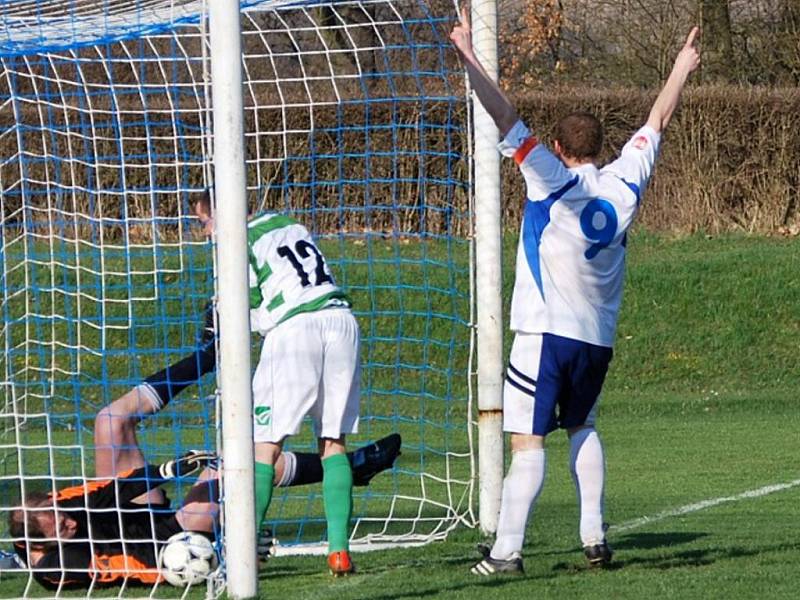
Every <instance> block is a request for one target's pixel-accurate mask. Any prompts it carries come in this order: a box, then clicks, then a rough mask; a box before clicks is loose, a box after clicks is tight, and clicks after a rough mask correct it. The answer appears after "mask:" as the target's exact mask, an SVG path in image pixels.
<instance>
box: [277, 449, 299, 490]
mask: <svg viewBox="0 0 800 600" xmlns="http://www.w3.org/2000/svg"><path fill="white" fill-rule="evenodd" d="M296 471H297V457H296V456H295V454H294V452H284V453H283V476H282V477H281V480H280V481H279V482H278V483H277V484H276V485H275V487H286V486H287V485H289V484H290V483H291V482H292V479H294V474H295V472H296Z"/></svg>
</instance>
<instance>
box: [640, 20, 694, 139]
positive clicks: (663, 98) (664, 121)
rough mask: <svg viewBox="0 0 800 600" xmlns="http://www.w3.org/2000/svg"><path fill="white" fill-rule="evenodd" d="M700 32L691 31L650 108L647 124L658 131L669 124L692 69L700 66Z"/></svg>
mask: <svg viewBox="0 0 800 600" xmlns="http://www.w3.org/2000/svg"><path fill="white" fill-rule="evenodd" d="M699 32H700V29H699V28H698V27H695V28H693V29H692V31H691V32H690V33H689V37H687V38H686V43H685V44H684V45H683V48H681V51H680V52H679V53H678V57H677V58H676V59H675V65H674V66H673V67H672V72H671V73H670V75H669V78H668V79H667V83H665V84H664V88H663V89H662V90H661V93H660V94H659V95H658V98H656V101H655V103H654V104H653V108H652V109H651V110H650V117H649V118H648V119H647V124H648V125H649V126H650V127H652V128H653V129H655V130H656V132H657V133H661V132H662V131H664V129H666V128H667V125H669V122H670V119H672V114H673V113H674V112H675V109H676V108H677V107H678V101H679V100H680V98H681V92H683V87H684V86H685V85H686V80H687V79H688V78H689V75H690V74H691V73H692V71H694V70H695V69H696V68H697V67H698V66H700V53H699V52H698V51H697V48H696V47H695V42H696V41H697V34H698V33H699Z"/></svg>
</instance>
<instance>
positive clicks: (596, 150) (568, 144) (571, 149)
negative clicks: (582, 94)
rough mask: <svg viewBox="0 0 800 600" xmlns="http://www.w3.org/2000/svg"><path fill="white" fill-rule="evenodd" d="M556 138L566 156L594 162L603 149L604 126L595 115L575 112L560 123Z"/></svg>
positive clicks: (557, 127) (557, 126)
mask: <svg viewBox="0 0 800 600" xmlns="http://www.w3.org/2000/svg"><path fill="white" fill-rule="evenodd" d="M554 137H555V139H556V140H557V141H558V143H559V144H560V145H561V151H562V152H563V154H564V155H565V156H568V157H569V158H573V159H575V160H594V159H596V158H597V157H598V156H600V152H601V150H602V149H603V124H602V123H600V121H599V119H598V118H597V117H595V116H594V115H593V114H590V113H587V112H574V113H572V114H569V115H567V116H566V117H564V118H563V119H561V120H560V121H559V122H558V124H557V125H556V132H555V136H554Z"/></svg>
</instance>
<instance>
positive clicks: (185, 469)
mask: <svg viewBox="0 0 800 600" xmlns="http://www.w3.org/2000/svg"><path fill="white" fill-rule="evenodd" d="M218 462H219V458H218V457H217V455H216V454H214V453H213V452H207V451H205V450H189V452H187V453H186V454H184V455H183V456H181V457H180V458H176V459H175V460H170V461H167V462H165V463H164V464H162V465H159V467H158V473H159V475H161V477H162V478H164V479H177V478H179V477H186V476H187V475H191V474H192V473H194V472H195V471H199V470H200V469H201V468H203V467H212V468H214V469H216V468H217V464H218Z"/></svg>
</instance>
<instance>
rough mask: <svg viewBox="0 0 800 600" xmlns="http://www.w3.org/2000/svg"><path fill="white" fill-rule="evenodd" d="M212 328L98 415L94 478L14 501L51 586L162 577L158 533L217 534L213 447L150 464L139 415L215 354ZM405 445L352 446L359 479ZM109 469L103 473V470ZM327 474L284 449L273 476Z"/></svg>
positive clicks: (155, 407) (29, 559) (39, 570)
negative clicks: (177, 496) (170, 487)
mask: <svg viewBox="0 0 800 600" xmlns="http://www.w3.org/2000/svg"><path fill="white" fill-rule="evenodd" d="M213 348H214V345H213V338H212V337H211V336H209V335H207V336H206V338H205V339H204V340H203V344H201V347H200V349H199V350H198V351H197V352H195V353H194V354H193V355H191V356H190V357H187V358H185V359H183V360H181V361H179V362H178V363H175V364H173V365H171V366H170V367H168V368H167V369H165V370H163V371H160V372H159V373H156V374H155V375H152V376H150V377H148V378H147V379H146V380H145V381H144V382H143V383H142V384H140V385H139V386H137V387H135V388H133V389H132V390H130V391H129V392H127V393H126V394H124V395H123V396H122V397H120V398H119V399H117V400H115V401H114V402H112V403H111V404H110V405H108V406H106V407H105V408H103V409H102V410H100V412H99V413H98V414H97V417H96V418H95V429H94V441H95V478H93V479H91V480H88V481H87V482H86V483H85V484H84V485H80V486H75V487H69V488H66V489H62V490H60V491H58V492H57V493H55V494H53V493H34V494H30V495H28V496H27V497H26V499H25V506H24V508H18V509H16V510H13V511H11V513H10V516H9V529H10V534H11V537H12V538H17V541H16V542H15V544H14V547H15V550H16V552H17V554H18V555H19V556H20V558H21V559H22V560H23V561H24V562H25V563H26V564H27V565H29V566H30V567H31V568H32V569H34V577H35V578H36V579H37V581H39V582H40V583H41V584H42V585H44V586H45V587H47V588H50V589H56V588H62V589H64V588H71V587H86V586H88V585H90V584H92V583H93V582H94V584H95V585H107V584H119V583H122V582H124V581H127V583H128V584H131V583H138V584H152V583H155V582H156V581H158V580H159V574H158V566H157V557H158V551H159V549H160V546H161V545H162V544H161V543H162V542H163V541H165V540H167V539H168V538H169V537H170V536H172V535H173V534H175V533H177V532H179V531H182V530H187V531H198V532H203V533H206V534H207V535H208V536H209V537H214V535H215V533H216V527H217V519H218V515H219V505H218V503H217V500H216V499H217V498H218V497H219V494H218V493H217V490H216V480H217V471H216V457H215V456H214V455H213V454H211V453H207V452H201V451H192V452H190V453H189V454H186V455H185V456H182V457H181V458H178V459H176V460H172V461H168V462H166V463H164V464H162V465H158V466H155V465H148V464H147V462H146V461H145V458H144V455H143V454H142V452H141V449H140V448H139V446H138V442H137V439H136V425H137V424H138V422H139V421H140V420H141V419H142V418H143V417H145V416H147V415H150V414H153V413H156V412H158V411H159V410H161V408H163V406H164V405H166V404H167V403H168V402H169V401H170V400H171V399H172V397H173V396H174V395H175V394H177V393H179V392H180V391H181V390H183V389H184V388H185V387H187V386H188V385H190V384H191V383H193V382H195V381H197V379H199V378H200V377H201V376H202V375H203V374H204V373H206V372H208V371H210V370H212V369H213V368H214V364H215V362H216V360H215V357H214V354H213V353H214V350H213ZM399 453H400V436H399V435H397V434H392V435H390V436H388V437H386V438H384V439H382V440H379V441H378V442H376V443H375V444H370V445H368V446H365V447H363V448H360V449H358V450H356V451H355V452H353V453H349V454H348V458H349V459H350V462H351V463H352V465H353V480H354V483H355V484H356V485H366V484H368V483H369V481H370V480H371V479H372V477H374V476H375V475H376V474H377V473H379V472H381V471H383V470H385V469H387V468H389V467H391V466H392V464H393V463H394V460H395V458H396V457H397V456H398V455H399ZM201 468H203V471H202V473H201V474H200V476H199V478H198V481H197V483H195V485H194V486H193V487H192V488H191V489H190V491H189V492H188V493H187V494H186V497H185V498H184V500H183V503H182V505H181V507H180V508H179V509H178V510H173V509H172V508H171V507H170V502H169V499H168V498H167V496H166V493H165V492H164V491H163V490H162V489H161V488H160V486H161V485H162V484H164V483H165V482H167V481H169V480H171V479H175V478H178V477H183V476H186V475H188V474H191V473H194V472H196V471H198V470H200V469H201ZM103 478H105V479H103ZM320 481H322V465H321V462H320V458H319V455H318V454H316V453H292V452H285V453H283V455H282V456H281V457H280V458H279V459H278V463H277V464H276V470H275V485H277V486H293V485H302V484H307V483H316V482H320Z"/></svg>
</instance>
